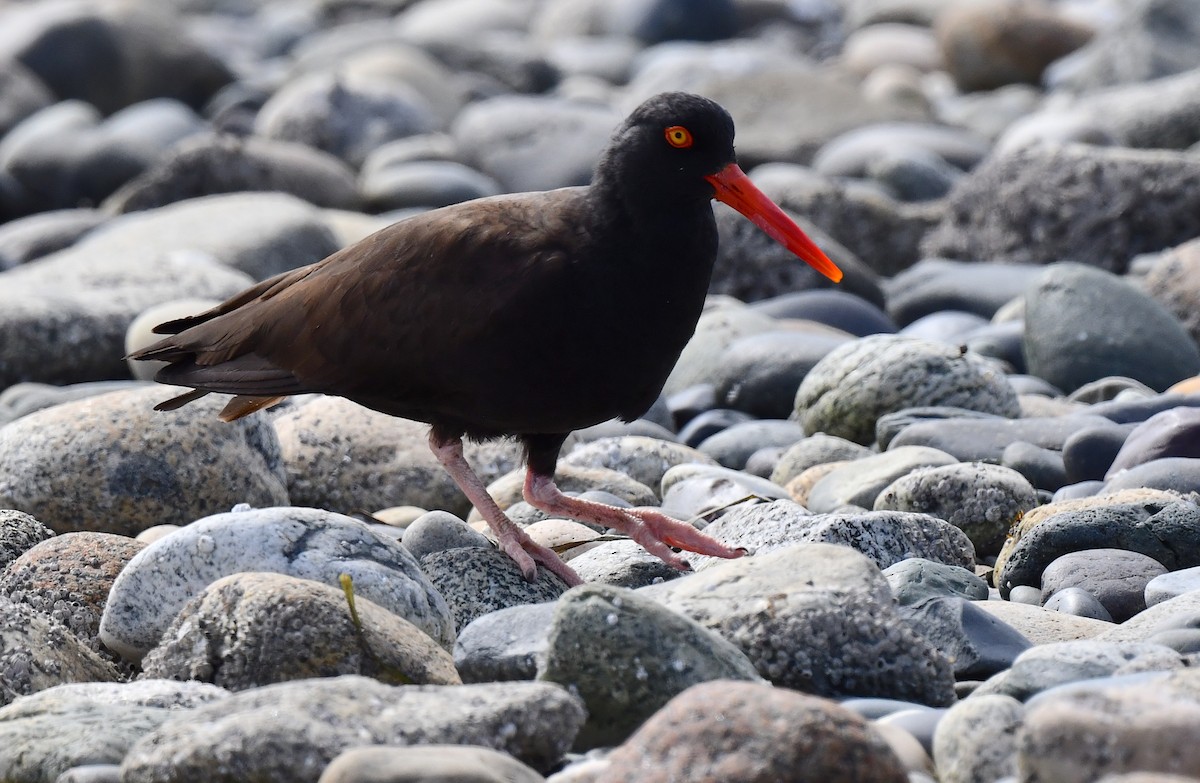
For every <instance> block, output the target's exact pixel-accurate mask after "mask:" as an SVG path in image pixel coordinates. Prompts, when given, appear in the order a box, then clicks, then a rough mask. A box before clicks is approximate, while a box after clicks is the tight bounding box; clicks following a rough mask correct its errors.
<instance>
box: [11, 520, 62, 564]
mask: <svg viewBox="0 0 1200 783" xmlns="http://www.w3.org/2000/svg"><path fill="white" fill-rule="evenodd" d="M53 535H54V531H53V530H51V529H50V528H48V527H46V526H45V525H43V524H42V523H41V522H39V521H37V519H35V518H34V517H31V516H30V515H28V514H26V513H25V512H23V511H16V510H14V509H11V508H6V509H0V571H3V570H4V569H5V568H6V567H7V566H8V564H9V563H11V562H12V561H14V560H16V559H17V558H18V557H20V556H21V555H22V554H23V553H25V552H26V551H28V550H29V549H30V548H31V547H33V546H34V545H36V544H38V543H41V542H42V541H45V540H46V539H48V538H50V537H52V536H53Z"/></svg>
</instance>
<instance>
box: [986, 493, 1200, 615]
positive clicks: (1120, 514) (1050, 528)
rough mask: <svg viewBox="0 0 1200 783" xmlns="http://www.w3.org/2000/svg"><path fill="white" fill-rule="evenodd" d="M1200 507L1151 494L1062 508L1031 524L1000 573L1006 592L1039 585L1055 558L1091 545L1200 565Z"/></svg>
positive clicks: (1168, 563) (1173, 564)
mask: <svg viewBox="0 0 1200 783" xmlns="http://www.w3.org/2000/svg"><path fill="white" fill-rule="evenodd" d="M1197 536H1200V508H1197V506H1196V505H1195V504H1194V503H1192V502H1191V501H1188V500H1183V499H1180V500H1170V501H1168V500H1159V499H1147V500H1146V501H1144V502H1141V503H1129V502H1126V503H1114V504H1112V505H1108V506H1100V507H1093V508H1086V509H1079V510H1076V511H1064V512H1061V513H1059V514H1054V515H1053V516H1050V517H1047V518H1046V519H1043V520H1041V521H1040V522H1039V523H1038V524H1036V525H1034V526H1032V527H1031V528H1030V529H1029V530H1027V531H1026V532H1025V533H1024V535H1022V536H1021V538H1020V539H1019V540H1018V541H1017V542H1016V545H1015V546H1014V547H1013V548H1012V550H1011V552H1010V553H1009V555H1008V559H1007V561H1006V562H1005V563H1004V567H1003V570H1002V571H1001V572H1000V573H998V574H997V575H996V585H997V586H998V587H999V588H1000V590H1001V592H1003V593H1004V594H1005V595H1007V594H1008V591H1009V590H1011V589H1012V588H1013V587H1015V586H1016V585H1039V584H1041V578H1042V572H1043V571H1045V570H1046V566H1048V565H1050V563H1052V562H1054V560H1056V559H1057V558H1059V557H1061V556H1062V555H1065V554H1068V553H1070V552H1081V551H1084V550H1087V549H1101V548H1115V549H1125V550H1129V551H1131V552H1140V553H1141V554H1143V555H1146V556H1148V557H1152V558H1154V559H1155V560H1157V561H1158V562H1159V563H1162V565H1163V566H1165V567H1166V568H1167V569H1168V570H1174V569H1178V568H1188V567H1191V566H1195V565H1200V541H1197Z"/></svg>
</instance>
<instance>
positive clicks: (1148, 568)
mask: <svg viewBox="0 0 1200 783" xmlns="http://www.w3.org/2000/svg"><path fill="white" fill-rule="evenodd" d="M1165 573H1167V569H1166V568H1165V567H1164V566H1163V564H1162V563H1160V562H1158V561H1157V560H1155V559H1154V558H1152V557H1148V556H1146V555H1143V554H1139V553H1137V552H1130V551H1128V550H1125V549H1087V550H1083V551H1081V552H1070V553H1068V554H1065V555H1063V556H1062V557H1060V558H1058V559H1057V560H1055V561H1054V562H1052V563H1050V565H1048V566H1046V570H1045V571H1043V572H1042V602H1043V604H1045V603H1046V602H1047V601H1048V600H1049V599H1050V597H1051V596H1054V595H1056V594H1057V593H1058V592H1059V591H1061V590H1064V589H1067V588H1071V587H1077V588H1081V589H1083V590H1086V591H1087V592H1088V593H1090V594H1091V595H1092V596H1093V597H1094V598H1095V599H1096V600H1097V601H1098V602H1099V603H1100V604H1101V605H1102V606H1103V607H1104V609H1105V610H1106V612H1107V613H1108V614H1109V615H1111V618H1100V619H1110V620H1112V621H1116V622H1118V623H1123V622H1125V621H1126V620H1128V619H1129V618H1130V617H1133V616H1134V615H1135V614H1137V613H1138V612H1140V611H1142V610H1143V609H1145V608H1146V587H1147V584H1148V583H1149V582H1150V581H1151V580H1152V579H1154V578H1155V577H1157V576H1160V575H1162V574H1165Z"/></svg>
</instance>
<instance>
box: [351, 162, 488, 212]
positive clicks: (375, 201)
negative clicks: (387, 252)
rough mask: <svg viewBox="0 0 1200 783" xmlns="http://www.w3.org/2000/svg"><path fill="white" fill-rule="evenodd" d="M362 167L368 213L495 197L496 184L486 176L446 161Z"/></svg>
mask: <svg viewBox="0 0 1200 783" xmlns="http://www.w3.org/2000/svg"><path fill="white" fill-rule="evenodd" d="M370 162H371V159H370V158H369V157H368V159H367V162H366V163H364V164H363V173H362V179H361V188H362V194H363V200H364V201H365V202H366V203H367V206H368V207H370V208H371V210H372V211H384V210H389V209H408V208H412V207H445V206H448V205H450V204H457V203H459V202H462V201H470V200H471V199H476V198H483V197H484V196H495V195H497V194H499V193H500V192H501V188H500V183H498V182H496V180H494V179H492V178H491V177H489V176H488V175H486V174H483V173H481V172H478V171H476V170H475V169H473V168H471V167H469V166H464V165H463V164H461V163H456V162H455V161H448V160H430V161H414V162H406V163H400V164H393V165H389V166H383V167H381V166H376V167H371V166H370V165H369V164H370Z"/></svg>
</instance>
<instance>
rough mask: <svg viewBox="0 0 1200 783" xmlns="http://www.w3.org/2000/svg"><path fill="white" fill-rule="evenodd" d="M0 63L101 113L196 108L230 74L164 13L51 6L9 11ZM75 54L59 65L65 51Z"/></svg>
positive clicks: (176, 20)
mask: <svg viewBox="0 0 1200 783" xmlns="http://www.w3.org/2000/svg"><path fill="white" fill-rule="evenodd" d="M4 26H5V29H6V34H5V35H4V36H3V37H0V59H3V60H5V61H8V60H17V61H18V62H20V63H21V64H22V65H24V66H25V67H26V68H28V69H29V70H30V71H31V72H33V73H34V74H35V75H36V76H37V77H38V78H39V79H41V80H42V81H43V82H44V83H45V84H46V86H47V87H49V88H50V89H51V90H52V91H53V92H54V93H55V94H56V95H58V96H59V97H60V98H78V99H81V100H85V101H87V102H88V103H91V104H92V105H94V106H96V107H97V108H98V109H100V110H101V111H103V112H104V113H106V114H111V113H112V112H115V111H117V110H118V109H120V108H122V107H125V106H129V105H130V104H133V103H137V102H138V101H143V100H146V99H148V98H156V97H168V98H176V99H178V100H180V101H183V102H184V103H186V104H188V105H190V106H192V107H197V108H198V107H200V106H202V105H203V104H204V102H205V101H206V100H207V99H208V98H209V97H210V96H211V95H212V94H213V93H215V92H216V91H217V90H218V89H219V88H220V87H221V86H223V85H224V84H226V83H227V82H229V81H231V80H232V78H233V77H232V74H231V73H230V72H229V70H228V69H227V68H226V66H225V65H224V64H223V63H221V62H220V61H219V60H218V59H217V58H216V57H214V56H212V55H210V54H208V53H207V51H206V50H205V49H204V48H203V47H201V46H200V45H199V44H198V43H196V42H195V41H194V40H193V39H192V38H191V37H190V36H189V35H187V34H186V32H185V29H184V25H183V22H182V20H181V19H180V18H179V17H177V16H174V15H173V14H171V13H169V12H167V11H166V10H165V9H161V8H143V7H139V6H112V7H94V6H90V5H76V4H73V3H51V4H49V5H46V6H36V7H35V6H28V7H25V8H21V9H19V11H17V9H13V11H12V12H11V15H10V17H9V19H8V20H7V22H6V24H5V25H4ZM63 47H66V50H68V51H70V52H71V53H72V60H71V63H72V66H73V67H69V68H66V67H63V61H62V52H63V51H64V49H63Z"/></svg>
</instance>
